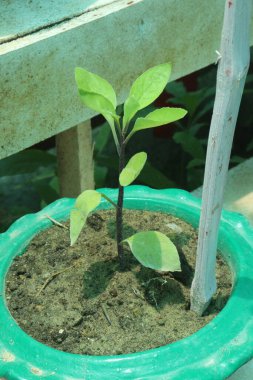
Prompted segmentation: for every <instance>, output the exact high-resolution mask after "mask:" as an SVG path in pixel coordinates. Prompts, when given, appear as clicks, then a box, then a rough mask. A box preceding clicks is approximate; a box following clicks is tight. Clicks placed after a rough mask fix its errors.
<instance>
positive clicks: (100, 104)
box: [79, 90, 119, 151]
mask: <svg viewBox="0 0 253 380" xmlns="http://www.w3.org/2000/svg"><path fill="white" fill-rule="evenodd" d="M79 95H80V98H81V100H82V102H83V103H84V104H85V105H86V106H87V107H89V108H91V109H93V110H94V111H96V112H98V113H101V114H102V115H103V116H104V118H105V119H106V120H107V122H108V124H109V125H110V127H111V130H112V134H113V138H114V141H115V145H116V147H117V150H118V151H119V142H118V138H117V134H116V131H115V125H114V120H116V119H119V117H118V115H117V114H116V113H115V111H114V108H113V105H112V104H111V103H110V102H109V100H107V99H106V98H105V97H104V96H102V95H99V94H96V93H91V92H84V91H83V90H80V91H79Z"/></svg>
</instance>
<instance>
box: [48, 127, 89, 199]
mask: <svg viewBox="0 0 253 380" xmlns="http://www.w3.org/2000/svg"><path fill="white" fill-rule="evenodd" d="M56 148H57V161H58V175H59V179H60V191H61V196H64V197H76V196H78V195H79V194H80V193H81V192H82V191H83V190H85V189H93V188H94V170H93V146H92V134H91V124H90V120H88V121H86V122H84V123H81V124H79V125H77V126H76V127H73V128H71V129H69V130H67V131H65V132H62V133H59V134H58V135H57V137H56Z"/></svg>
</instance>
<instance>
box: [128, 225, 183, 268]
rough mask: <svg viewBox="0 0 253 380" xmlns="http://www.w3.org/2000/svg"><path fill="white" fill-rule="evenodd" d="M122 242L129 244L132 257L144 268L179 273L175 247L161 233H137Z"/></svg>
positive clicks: (179, 266)
mask: <svg viewBox="0 0 253 380" xmlns="http://www.w3.org/2000/svg"><path fill="white" fill-rule="evenodd" d="M124 242H127V243H128V244H129V247H130V249H131V251H132V253H133V255H134V256H135V257H136V259H137V260H138V261H139V262H140V263H141V264H142V265H144V266H145V267H148V268H151V269H155V270H160V271H170V272H176V271H181V265H180V259H179V255H178V252H177V248H176V246H175V245H174V244H173V243H172V241H171V240H170V239H169V238H168V237H167V236H166V235H164V234H162V233H161V232H158V231H144V232H138V233H137V234H135V235H132V236H131V237H129V238H128V239H125V240H124Z"/></svg>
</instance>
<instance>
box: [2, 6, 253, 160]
mask: <svg viewBox="0 0 253 380" xmlns="http://www.w3.org/2000/svg"><path fill="white" fill-rule="evenodd" d="M2 6H3V3H2V4H1V7H2ZM196 10H197V11H196ZM223 10H224V0H212V2H211V5H210V4H209V3H206V2H203V1H202V0H187V1H185V0H176V1H175V0H158V1H154V0H133V1H129V0H118V1H113V2H111V3H109V4H107V5H106V3H104V4H103V6H101V7H97V8H95V9H93V10H90V11H89V12H84V13H83V14H81V15H80V16H78V17H73V18H71V19H70V20H67V21H64V22H61V23H59V24H56V25H55V24H54V25H53V26H52V27H49V26H47V27H46V28H42V29H41V30H39V31H38V32H35V33H32V34H29V35H26V36H24V37H22V38H15V39H13V40H12V41H10V42H6V43H3V44H1V45H0V64H1V66H0V67H1V68H0V81H1V82H0V87H1V103H0V104H1V116H0V120H1V124H0V158H3V157H6V156H8V155H11V154H13V153H15V152H18V151H20V150H22V149H24V148H26V147H29V146H31V145H33V144H34V143H37V142H39V141H42V140H44V139H46V138H48V137H50V136H53V135H55V134H58V133H60V132H62V131H65V130H67V129H69V128H71V127H73V126H75V125H78V124H79V123H81V122H83V121H85V120H88V119H89V118H90V117H91V116H93V115H94V114H92V113H91V112H90V111H89V110H87V109H85V108H84V107H83V106H82V105H81V104H80V102H79V99H78V96H77V92H76V86H75V82H74V68H75V67H76V66H83V67H86V68H87V69H89V70H92V71H94V72H96V73H98V74H101V75H103V76H104V77H106V78H107V79H108V80H109V81H110V82H111V83H112V84H113V85H114V86H115V89H116V91H117V93H118V94H119V96H118V102H119V103H121V102H123V101H124V98H125V97H126V95H127V91H128V89H129V86H130V84H131V82H132V81H133V79H134V78H135V77H136V76H138V75H139V74H140V73H141V72H142V71H144V70H145V69H147V68H148V67H151V66H152V65H155V64H158V63H161V62H165V61H171V62H172V63H173V66H174V70H173V75H172V78H171V79H172V80H173V79H175V78H178V77H181V76H184V75H186V74H188V73H190V72H193V71H196V70H198V69H200V68H202V67H205V66H207V65H209V64H211V63H213V62H215V60H216V53H215V50H217V49H219V41H220V32H221V26H222V19H223ZM252 36H253V33H252ZM252 40H253V39H252Z"/></svg>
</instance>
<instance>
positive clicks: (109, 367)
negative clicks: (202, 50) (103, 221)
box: [0, 64, 253, 380]
mask: <svg viewBox="0 0 253 380" xmlns="http://www.w3.org/2000/svg"><path fill="white" fill-rule="evenodd" d="M170 70H171V66H170V64H163V65H159V66H157V67H155V68H152V69H150V70H149V71H148V72H147V73H144V74H143V75H142V76H141V77H140V78H138V79H137V80H136V82H135V83H134V85H133V87H132V89H131V91H130V96H129V98H128V100H127V102H126V104H125V106H124V111H125V113H124V117H123V121H122V122H120V119H119V117H118V116H117V115H116V113H115V106H116V102H115V97H114V95H112V94H113V93H112V90H111V86H110V85H108V83H107V82H105V81H104V80H103V79H101V78H99V77H98V76H96V75H94V74H91V73H89V72H88V71H86V70H84V69H77V71H76V78H77V83H78V87H79V93H80V96H81V99H82V100H83V101H84V102H85V103H86V104H89V106H92V107H93V108H95V107H96V110H97V112H98V111H100V112H101V113H102V114H103V115H104V116H105V117H106V119H107V120H108V122H109V123H110V125H111V128H112V132H113V136H114V139H115V142H116V146H117V149H118V152H119V157H120V160H119V161H120V165H119V173H120V174H119V189H118V190H117V189H115V190H114V189H101V190H99V191H93V190H87V191H85V192H84V193H82V194H81V195H80V196H79V197H78V198H77V200H76V201H75V200H72V199H62V200H59V201H57V202H55V203H54V204H52V205H50V206H48V207H47V208H45V209H44V210H42V211H41V212H40V213H38V214H35V215H29V216H26V217H24V218H22V219H21V220H19V221H17V222H16V223H15V224H14V225H13V226H12V227H11V228H10V229H9V230H8V231H7V232H6V233H5V234H3V235H2V236H1V240H0V248H1V252H3V253H6V254H3V255H1V263H0V264H1V265H0V269H1V283H0V285H1V288H0V292H1V294H2V295H4V293H5V291H4V287H5V281H4V279H5V277H6V273H7V271H8V268H9V266H10V265H11V262H12V260H13V259H14V258H15V257H16V256H17V255H20V254H21V253H23V250H24V248H25V247H26V246H27V245H28V244H29V242H30V240H31V239H32V237H33V236H35V235H36V234H37V233H38V232H39V231H41V230H42V229H45V228H47V227H48V226H49V225H50V224H51V222H52V221H53V222H55V223H56V221H57V223H59V221H60V220H66V219H67V218H68V216H69V214H70V220H71V224H70V237H71V245H72V248H71V249H74V247H75V246H76V244H78V241H79V240H80V236H81V235H80V231H81V230H82V234H83V235H85V234H86V230H87V226H86V222H88V221H89V220H88V219H89V218H88V216H89V214H90V213H91V212H92V210H94V209H95V208H97V209H103V208H104V209H108V208H113V209H115V210H116V218H115V219H116V226H117V229H116V237H117V249H118V253H119V265H118V268H119V272H118V273H119V276H124V274H125V273H126V272H128V271H129V268H128V267H127V262H126V260H125V257H124V256H125V255H124V253H123V249H124V248H123V247H124V244H125V249H126V247H127V246H129V247H130V248H131V250H132V253H133V254H134V256H135V257H136V258H137V260H139V261H140V262H141V264H143V265H144V266H147V267H151V268H154V269H155V270H157V271H158V272H157V274H156V275H154V276H153V277H152V278H151V279H150V281H149V282H151V283H152V281H153V280H154V281H156V278H157V277H158V278H159V282H160V289H161V291H163V290H164V289H166V292H167V291H168V289H169V287H168V286H167V284H166V281H167V282H168V281H169V279H168V278H167V277H165V279H164V281H163V277H162V276H163V271H179V270H180V262H179V257H178V252H177V249H176V247H175V246H174V244H173V243H172V242H171V241H170V240H169V239H168V237H167V236H166V235H164V234H162V233H160V232H159V231H157V229H155V230H154V231H145V232H137V233H135V234H131V235H129V236H128V237H127V238H124V237H123V236H122V224H123V223H122V209H123V206H124V209H127V208H130V209H139V210H144V209H146V210H149V211H152V212H156V211H163V212H164V213H166V214H167V213H169V214H172V215H175V216H177V217H179V218H181V219H183V220H185V221H187V222H188V223H190V224H191V225H193V226H194V227H197V226H198V221H199V213H200V202H199V201H198V200H197V199H196V198H194V197H193V196H191V195H190V194H188V193H187V192H184V191H180V190H162V191H160V190H159V191H158V190H151V189H149V188H145V187H142V186H128V185H129V184H130V183H132V181H133V180H134V179H135V178H137V176H138V174H139V173H140V171H141V169H142V167H143V165H144V164H145V161H146V153H145V152H139V153H137V154H136V155H134V156H133V157H132V158H130V160H129V161H128V163H127V164H125V163H124V148H125V144H126V143H127V142H128V141H129V140H130V138H131V136H132V135H133V133H135V132H138V131H140V130H141V129H144V128H150V127H153V126H156V125H161V124H163V123H168V122H171V121H173V120H176V119H178V118H180V117H183V116H184V115H185V113H186V111H184V110H181V109H162V110H161V111H160V110H157V111H154V112H152V113H151V114H148V115H147V116H146V117H141V118H139V119H138V118H137V119H136V121H135V123H134V124H133V125H132V126H131V125H129V124H130V120H131V118H133V116H134V115H135V114H136V112H137V111H138V109H140V107H141V106H140V103H141V101H142V97H141V95H142V94H143V91H140V88H142V89H143V88H145V86H144V84H143V83H142V84H141V82H142V81H143V80H144V83H145V82H146V79H147V85H148V84H149V80H150V75H151V74H152V75H151V77H152V76H153V75H154V74H155V75H154V78H153V77H152V81H151V83H154V81H155V80H157V81H158V83H157V84H156V86H155V88H156V90H155V92H154V93H153V95H152V97H151V95H150V94H151V93H152V91H151V90H152V86H148V88H150V91H149V92H145V93H144V94H146V93H147V94H148V95H147V96H148V99H147V98H144V99H145V101H144V102H142V103H141V104H142V106H143V107H145V105H147V104H148V103H149V102H150V101H152V100H153V99H154V98H155V97H157V96H158V95H159V93H160V92H161V91H162V89H163V87H164V86H165V84H166V83H167V81H168V77H169V74H170ZM158 73H159V75H158ZM87 84H89V85H87ZM138 84H139V85H140V86H138ZM159 84H160V85H159ZM87 86H88V87H87ZM159 87H160V88H159ZM101 88H102V90H101ZM158 88H159V90H158ZM95 89H97V91H95ZM105 89H106V90H105ZM138 91H139V98H138V97H137V95H135V96H133V95H134V94H135V93H136V94H138ZM101 92H102V93H103V94H104V95H106V94H107V98H108V93H109V94H110V95H109V99H111V103H112V104H111V103H110V102H109V100H108V99H107V98H106V97H105V96H103V95H102V94H101ZM135 97H136V98H137V99H135ZM105 99H106V100H105ZM138 99H139V101H138ZM92 102H93V103H92ZM94 104H95V105H94ZM114 122H115V125H116V128H117V129H116V128H114ZM122 135H123V137H122ZM129 212H130V213H131V212H134V211H129ZM124 213H125V211H124ZM124 219H125V217H124ZM172 225H173V223H172ZM83 227H84V228H83ZM173 227H174V226H173ZM61 231H65V228H62V230H61ZM66 233H67V234H68V231H66ZM231 236H232V237H231ZM58 240H59V241H60V242H61V240H64V238H63V235H62V232H61V235H59V237H58ZM68 241H69V238H68ZM43 244H44V245H43ZM39 245H43V252H44V253H43V254H45V255H46V254H48V255H49V258H50V256H51V255H52V250H51V246H50V247H49V251H48V252H47V247H46V246H47V240H46V239H45V237H44V236H42V238H41V239H40V242H39ZM39 245H38V246H36V249H38V250H39ZM252 246H253V238H252V232H251V230H250V228H249V226H248V225H247V223H246V222H245V220H243V219H242V218H241V217H239V216H237V215H235V216H234V215H230V214H229V213H224V215H223V219H222V223H221V236H220V243H219V248H220V249H221V250H222V252H223V254H224V256H225V257H227V260H228V261H229V262H230V265H231V266H232V269H233V271H234V272H235V273H236V286H235V289H234V292H233V297H231V299H230V300H229V302H228V303H227V305H226V307H225V309H223V311H222V312H221V313H220V314H219V315H218V317H216V318H214V319H213V320H212V321H211V322H210V323H209V324H208V325H207V326H205V327H204V328H202V329H201V330H200V331H199V332H197V333H196V334H194V335H192V336H189V337H188V338H186V339H184V340H182V341H179V342H176V343H174V344H170V345H165V346H163V347H160V348H156V349H153V350H146V351H143V352H139V353H138V352H136V353H134V354H126V355H122V354H121V355H111V356H90V355H76V354H70V353H66V352H61V351H59V350H55V349H53V348H50V347H48V346H47V345H43V344H41V343H39V342H38V341H36V340H34V339H33V338H31V337H29V336H28V335H27V334H26V333H25V332H23V331H22V330H21V329H20V328H19V327H18V325H17V324H16V322H15V321H14V320H13V318H12V317H11V315H10V313H9V311H8V308H7V307H6V300H5V297H2V298H0V309H1V313H0V318H1V326H4V328H1V329H0V357H1V362H0V375H1V376H3V377H4V378H5V377H6V378H10V379H15V380H18V379H24V378H25V379H26V380H30V379H35V378H38V376H41V377H42V376H43V377H46V378H47V377H49V378H52V379H55V380H56V379H63V378H66V379H70V378H71V379H76V380H78V379H83V378H86V379H88V380H95V379H102V380H103V379H108V380H109V379H131V380H134V379H148V378H152V379H167V378H168V377H170V378H173V379H182V378H184V379H193V378H194V379H203V377H205V378H207V379H214V378H215V379H224V378H225V377H226V376H227V375H229V374H230V373H231V372H233V370H234V368H235V360H234V355H233V351H234V350H236V344H235V342H239V341H240V340H241V339H243V336H245V334H246V333H247V332H248V331H249V330H250V324H247V325H246V326H245V328H244V329H243V335H240V334H241V333H242V330H241V329H238V323H239V321H240V324H241V321H242V320H245V321H246V319H247V320H248V318H249V315H250V313H251V308H252V300H250V299H248V298H247V294H248V293H247V292H248V290H247V289H248V287H249V283H247V284H245V280H244V279H245V278H247V277H249V276H250V273H251V267H252V264H253V262H252V261H253V260H252V257H246V256H247V255H242V256H238V250H240V252H242V251H243V252H245V253H246V252H248V250H249V249H251V247H252ZM82 255H84V253H83V252H82ZM37 256H38V252H37V253H36V257H37ZM64 256H65V259H67V260H68V257H69V256H70V253H68V255H66V254H63V253H62V254H61V256H59V260H60V261H61V260H63V259H64ZM66 257H67V258H66ZM86 257H87V256H85V255H84V260H86ZM128 259H129V256H128ZM36 260H37V259H36ZM36 260H35V261H32V267H35V268H36ZM14 266H15V265H14ZM116 268H117V266H116ZM67 269H69V268H67ZM64 270H65V269H64ZM64 270H56V271H55V273H53V275H52V276H49V277H48V278H47V279H46V280H45V282H44V283H43V284H42V285H43V286H42V287H41V288H40V291H39V292H36V293H35V298H33V299H34V302H35V301H36V305H35V307H37V309H38V314H37V317H38V318H39V315H40V313H42V308H41V305H40V303H39V304H38V298H39V297H40V295H41V292H42V291H44V289H45V288H46V286H47V285H48V284H49V283H50V281H51V280H52V279H53V278H56V277H57V276H58V275H59V274H62V273H63V272H64ZM18 271H19V274H18V279H19V282H20V281H21V282H24V279H25V277H28V279H29V276H31V274H29V273H27V270H26V269H25V268H24V267H21V268H20V267H19V268H18ZM76 271H77V267H74V270H73V272H71V277H72V278H75V275H76ZM161 271H162V273H160V272H161ZM64 273H67V272H64ZM136 274H138V273H137V272H136ZM32 277H33V276H32ZM97 277H98V279H99V280H101V278H100V277H101V274H100V273H99V272H98V273H97ZM74 283H75V281H74ZM30 284H31V286H32V284H33V281H32V282H31V283H30ZM96 284H97V283H96ZM96 284H95V285H96ZM14 288H15V286H14ZM16 291H17V290H15V289H14V292H16ZM116 291H117V292H118V291H119V289H116ZM134 291H135V292H136V293H135V295H136V296H137V297H141V294H140V293H138V291H137V289H134ZM71 292H72V297H73V298H74V297H75V293H76V289H75V288H73V291H72V290H71ZM57 294H58V297H59V294H60V293H59V292H58V293H57ZM114 296H115V290H114V294H113V297H114ZM17 297H19V298H20V297H23V295H22V294H21V293H17ZM245 298H246V301H245ZM16 299H17V298H16ZM155 303H156V300H155V302H154V303H153V306H154V308H156V307H157V306H158V305H156V304H155ZM56 305H57V304H56ZM28 306H29V305H27V307H28ZM102 306H104V305H102ZM55 307H57V306H55ZM49 308H50V305H49V306H48V309H49ZM19 310H20V312H22V310H21V309H19ZM242 310H243V314H242ZM46 312H47V311H46ZM103 312H104V315H105V316H106V317H107V318H108V325H109V324H110V323H111V321H110V315H108V310H107V309H106V308H103ZM79 323H80V321H75V324H76V325H78V324H79ZM161 323H163V321H162V322H161ZM229 323H231V329H230V330H229V331H228V332H227V333H226V334H224V330H225V326H227V324H229ZM128 326H129V325H128ZM126 328H129V327H126ZM162 328H163V326H162ZM91 329H92V327H91ZM126 331H127V330H126ZM64 333H65V332H64V329H60V330H59V331H58V336H57V337H56V339H58V340H60V341H62V339H63V337H64ZM142 334H143V335H147V331H146V330H145V329H144V330H143V333H142ZM89 339H90V340H91V342H92V338H89ZM112 340H113V339H112ZM114 341H115V340H114ZM250 343H251V340H250V339H248V340H247V344H245V345H244V350H240V354H238V353H237V355H238V357H237V359H236V363H237V364H236V366H237V367H238V365H240V363H243V362H245V357H247V355H248V357H250V349H249V346H250ZM80 344H81V343H80ZM228 350H229V351H228ZM236 352H237V351H236ZM228 357H233V360H232V361H231V362H230V360H228V359H227V358H228ZM225 358H226V359H225Z"/></svg>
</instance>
